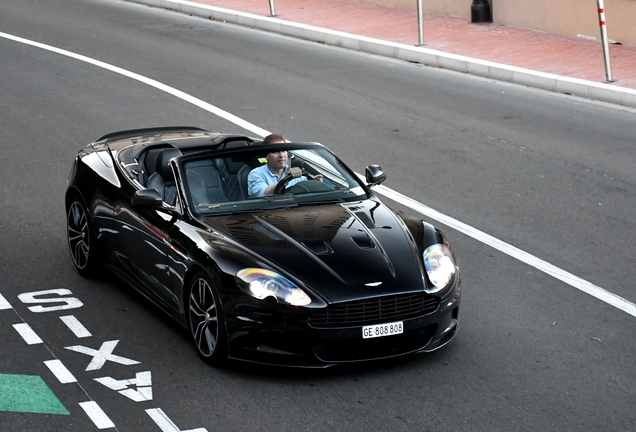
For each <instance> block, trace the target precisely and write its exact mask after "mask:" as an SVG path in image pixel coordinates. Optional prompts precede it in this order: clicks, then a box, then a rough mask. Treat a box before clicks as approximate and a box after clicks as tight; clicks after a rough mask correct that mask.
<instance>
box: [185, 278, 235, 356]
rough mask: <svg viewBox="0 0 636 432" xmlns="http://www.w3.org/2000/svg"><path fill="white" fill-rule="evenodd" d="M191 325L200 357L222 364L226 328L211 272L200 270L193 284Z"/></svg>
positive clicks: (189, 304)
mask: <svg viewBox="0 0 636 432" xmlns="http://www.w3.org/2000/svg"><path fill="white" fill-rule="evenodd" d="M189 292H190V294H189V296H188V325H189V327H190V333H191V334H192V339H193V340H194V345H195V346H196V348H197V351H198V353H199V357H201V359H203V361H204V362H206V363H208V364H210V365H215V366H219V365H222V364H223V363H224V362H225V360H227V356H228V347H227V332H226V327H225V319H224V317H223V310H222V309H221V302H220V300H219V295H218V293H217V291H216V288H215V286H214V283H213V282H212V279H211V278H210V276H209V275H207V274H206V273H203V272H199V273H197V274H196V275H195V276H194V278H193V279H192V282H191V284H190V290H189Z"/></svg>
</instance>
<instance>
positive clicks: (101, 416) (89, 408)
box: [79, 401, 115, 429]
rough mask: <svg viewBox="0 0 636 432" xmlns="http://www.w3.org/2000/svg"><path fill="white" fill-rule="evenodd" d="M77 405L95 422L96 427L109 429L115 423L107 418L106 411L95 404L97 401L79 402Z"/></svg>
mask: <svg viewBox="0 0 636 432" xmlns="http://www.w3.org/2000/svg"><path fill="white" fill-rule="evenodd" d="M79 405H80V406H81V407H82V409H83V410H84V412H85V413H86V415H87V416H88V417H89V418H90V419H91V420H92V421H93V423H95V426H97V429H109V428H114V427H115V423H113V422H112V421H111V420H110V418H108V416H107V415H106V413H105V412H104V411H103V410H102V409H101V408H100V407H99V405H97V402H94V401H89V402H80V404H79Z"/></svg>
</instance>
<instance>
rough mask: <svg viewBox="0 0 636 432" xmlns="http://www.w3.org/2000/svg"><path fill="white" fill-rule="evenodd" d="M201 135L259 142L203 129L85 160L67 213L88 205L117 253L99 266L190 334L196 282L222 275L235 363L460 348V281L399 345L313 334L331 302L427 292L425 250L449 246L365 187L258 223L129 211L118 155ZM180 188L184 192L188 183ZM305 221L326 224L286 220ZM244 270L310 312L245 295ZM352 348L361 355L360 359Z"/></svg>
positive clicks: (354, 330)
mask: <svg viewBox="0 0 636 432" xmlns="http://www.w3.org/2000/svg"><path fill="white" fill-rule="evenodd" d="M167 136H170V137H175V136H177V137H179V140H168V139H166V138H167ZM193 136H196V138H193V139H191V140H192V141H193V140H194V139H197V140H198V144H197V145H200V142H202V141H206V140H207V141H208V147H218V148H222V147H224V143H225V142H226V141H225V140H227V141H232V140H237V139H244V140H245V141H246V142H247V143H251V142H253V141H256V140H255V139H254V138H249V137H242V136H237V135H224V134H209V133H207V132H205V131H201V130H199V129H196V128H161V129H149V130H143V131H129V132H123V133H116V134H110V135H107V136H105V137H102V138H101V139H100V140H98V141H96V142H95V143H92V144H89V145H88V146H86V147H85V148H84V149H83V150H82V151H80V153H79V154H78V156H77V158H76V160H75V163H74V165H73V168H72V170H71V174H70V176H69V188H68V191H67V198H66V202H67V207H68V205H69V203H70V201H71V197H73V196H75V197H80V199H81V200H82V201H83V202H84V203H85V205H86V207H87V210H88V212H89V214H90V216H91V220H92V223H93V226H94V228H95V236H96V238H97V242H98V244H99V248H100V251H112V253H110V254H104V256H103V257H102V258H103V259H104V263H105V265H106V266H107V268H108V269H110V270H111V271H113V272H114V273H115V274H117V275H118V276H120V277H121V278H122V279H124V280H125V281H127V282H128V283H129V284H131V285H132V286H133V287H135V288H136V289H137V290H139V291H140V292H141V293H142V294H143V295H145V296H146V297H148V298H149V299H150V300H151V301H153V302H154V303H156V304H157V305H158V306H159V307H161V308H162V309H163V310H165V311H166V312H167V313H169V314H170V315H171V316H172V317H173V318H174V319H176V320H177V321H178V322H179V323H181V324H182V325H184V326H187V318H186V313H185V312H186V311H185V306H184V305H186V304H187V295H188V293H186V292H184V287H185V286H187V281H188V278H189V277H191V276H192V275H193V274H194V273H195V272H197V271H199V270H202V269H203V270H204V271H206V272H208V273H211V272H215V273H216V274H217V275H218V276H219V277H220V280H221V281H222V287H218V288H219V291H220V297H221V303H222V305H223V311H224V315H225V317H226V321H227V332H228V341H229V347H230V356H231V357H234V358H238V359H242V360H248V361H256V362H261V363H275V364H285V365H291V366H306V367H320V366H328V365H331V364H334V363H341V362H347V361H359V360H370V359H376V358H387V357H393V356H398V355H405V354H410V353H413V352H419V351H431V350H433V349H436V348H438V347H440V346H442V345H444V344H445V343H447V342H448V341H449V340H450V339H452V337H453V336H454V335H455V333H456V331H457V328H458V322H459V321H458V320H459V305H460V293H461V282H460V276H459V272H458V273H456V275H455V277H454V279H453V280H452V281H451V283H450V284H449V288H447V289H445V290H443V291H442V292H441V293H439V294H436V295H431V296H432V297H436V298H438V299H439V308H438V309H437V310H436V311H435V312H434V313H429V314H426V315H425V316H421V317H412V318H408V319H405V320H404V325H405V333H404V335H400V336H399V337H398V336H392V337H390V338H378V340H370V341H369V340H367V341H366V342H365V341H362V338H361V336H360V334H361V330H360V326H354V327H344V328H314V327H312V326H311V324H310V321H309V319H308V318H309V316H310V315H311V313H312V310H314V309H320V308H325V307H327V304H334V303H341V302H347V301H353V300H358V299H364V298H369V297H371V298H375V297H382V296H385V295H396V294H404V293H410V292H423V291H424V290H425V289H426V288H430V287H431V285H430V282H429V281H428V279H427V278H426V276H425V274H426V272H425V271H424V269H423V264H422V260H421V256H422V252H423V251H424V249H425V248H426V247H427V246H430V245H433V244H436V243H442V244H446V245H448V242H447V240H446V238H445V237H444V235H443V234H442V233H441V231H440V230H438V229H436V228H435V227H433V226H432V225H430V224H428V223H426V222H424V221H421V220H420V219H418V218H414V217H411V216H408V215H405V214H403V213H396V212H393V211H391V210H389V209H388V207H386V206H384V205H383V204H382V203H381V202H380V201H379V200H378V199H377V198H376V197H375V196H374V195H373V193H372V192H371V191H370V190H369V189H368V188H367V187H366V186H364V185H362V184H361V185H362V187H363V188H364V189H365V191H366V193H367V195H368V199H367V200H363V201H359V202H355V203H343V204H341V203H329V204H319V205H315V206H300V207H294V208H291V209H284V210H272V211H260V212H253V213H239V214H229V215H228V214H225V215H208V216H205V217H202V216H201V215H197V214H195V213H194V212H192V211H191V209H189V207H188V203H187V201H186V200H184V199H183V197H181V199H180V200H178V202H177V204H176V206H175V207H174V208H164V209H157V208H148V207H139V206H133V205H132V204H131V203H132V197H133V194H134V193H135V192H136V191H137V190H138V189H140V187H139V185H136V184H135V182H133V181H131V180H130V175H129V173H127V172H126V169H124V168H122V167H121V166H120V165H119V164H118V163H117V162H116V156H117V152H120V151H123V150H127V151H129V152H130V150H131V149H132V150H133V151H132V152H131V153H133V154H135V153H137V154H138V152H137V150H135V149H134V148H135V147H140V146H143V147H144V148H148V147H152V146H154V145H165V143H166V142H167V141H169V142H171V143H172V144H173V145H177V146H178V145H182V144H186V146H187V142H188V138H191V137H193ZM186 146H184V148H186ZM194 147H196V146H193V148H194ZM220 151H223V150H220ZM173 164H174V165H175V166H174V169H175V171H178V167H177V166H176V164H175V163H174V161H173ZM179 187H180V189H181V191H180V193H181V194H183V190H182V189H183V184H179ZM309 219H311V220H314V221H315V220H320V221H321V222H322V223H321V224H317V225H314V226H313V227H312V229H311V230H310V231H303V232H295V231H294V230H293V229H292V228H290V227H291V226H292V224H291V223H290V221H293V220H297V221H300V223H301V225H302V224H303V222H304V221H306V220H309ZM237 233H240V235H239V234H237ZM246 267H267V268H270V269H273V270H275V271H277V272H279V273H280V274H283V275H285V276H287V277H289V278H290V279H291V280H292V281H293V282H295V283H296V284H297V285H298V286H299V287H301V288H302V289H303V290H305V291H306V292H307V293H308V294H309V295H310V296H311V297H312V299H314V302H313V303H312V305H311V307H307V308H304V307H291V306H288V305H280V304H275V303H269V302H265V301H263V300H257V299H255V298H253V297H251V296H249V295H247V294H246V293H245V292H244V291H242V290H241V289H240V288H238V286H237V283H236V281H235V275H236V273H237V272H238V271H239V270H241V269H243V268H246ZM378 282H381V283H380V284H379V285H377V286H369V285H365V284H372V285H376V284H377V283H378ZM366 324H379V322H369V323H366ZM383 339H386V340H385V341H384V342H383V341H382V340H383ZM362 344H366V345H365V347H366V351H365V353H364V354H362V355H359V356H358V355H356V353H355V350H356V349H357V350H358V351H360V352H361V351H364V349H363V348H364V347H363V346H362ZM383 344H385V345H386V346H383ZM387 344H388V345H387ZM348 347H354V349H353V352H350V353H349V349H348ZM368 347H372V348H371V349H368ZM373 347H375V348H373ZM339 350H340V351H339ZM337 352H343V353H345V354H343V355H341V356H339V355H337V354H336V353H337ZM347 353H349V354H347ZM374 353H375V354H374Z"/></svg>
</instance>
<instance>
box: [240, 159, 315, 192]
mask: <svg viewBox="0 0 636 432" xmlns="http://www.w3.org/2000/svg"><path fill="white" fill-rule="evenodd" d="M288 171H289V165H285V169H284V170H283V173H282V174H281V175H280V177H278V176H277V175H276V174H274V173H272V172H271V171H270V170H269V167H268V166H267V164H265V165H263V166H259V167H257V168H254V169H253V170H252V171H250V173H249V175H248V176H247V194H248V195H249V196H251V197H254V196H263V195H265V189H267V188H268V187H270V186H271V185H275V184H276V183H278V182H279V181H280V179H282V178H283V177H285V176H286V175H287V172H288ZM304 180H307V179H306V178H305V177H303V176H301V177H298V178H295V179H292V180H291V181H290V182H289V183H288V184H287V187H289V186H293V185H295V184H296V183H298V182H301V181H304Z"/></svg>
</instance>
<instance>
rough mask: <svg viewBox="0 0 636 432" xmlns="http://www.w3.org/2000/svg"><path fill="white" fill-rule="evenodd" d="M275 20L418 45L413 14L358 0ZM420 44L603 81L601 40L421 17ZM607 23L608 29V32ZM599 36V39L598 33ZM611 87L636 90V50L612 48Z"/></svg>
mask: <svg viewBox="0 0 636 432" xmlns="http://www.w3.org/2000/svg"><path fill="white" fill-rule="evenodd" d="M196 1H197V2H198V3H202V4H208V5H212V6H217V7H222V8H226V9H231V10H235V11H240V12H248V13H252V14H255V15H261V16H269V14H270V10H269V1H268V0H196ZM274 5H275V11H276V15H277V16H276V18H278V19H281V20H286V21H292V22H297V23H301V24H309V25H312V26H316V27H322V28H326V29H331V30H338V31H342V32H346V33H352V34H357V35H361V36H367V37H372V38H376V39H381V40H386V41H392V42H399V43H404V44H409V45H416V44H417V43H418V26H417V13H416V12H414V11H409V10H404V9H399V8H393V7H388V6H382V5H377V4H372V3H366V2H364V1H360V0H315V1H309V0H274ZM423 22H424V43H425V45H426V48H431V49H435V50H439V51H443V52H447V53H453V54H459V55H464V56H468V57H473V58H476V59H481V60H488V61H492V62H496V63H502V64H506V65H510V66H518V67H522V68H526V69H531V70H535V71H541V72H547V73H552V74H556V75H561V76H568V77H572V78H581V79H585V80H589V81H595V82H604V81H605V79H606V75H605V66H604V61H603V48H602V44H601V42H600V40H596V41H593V40H587V39H583V38H576V37H567V36H560V35H556V34H552V33H547V32H541V31H536V30H528V29H520V28H514V27H506V26H500V25H496V24H472V23H470V20H468V19H464V18H458V17H453V16H448V15H438V14H429V13H425V14H424V15H423ZM609 25H611V23H608V26H609ZM594 36H597V38H598V39H600V31H599V35H594ZM610 61H611V67H612V75H613V78H614V80H615V83H613V85H617V86H623V87H628V88H633V89H636V47H633V46H623V45H614V44H612V45H610Z"/></svg>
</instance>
